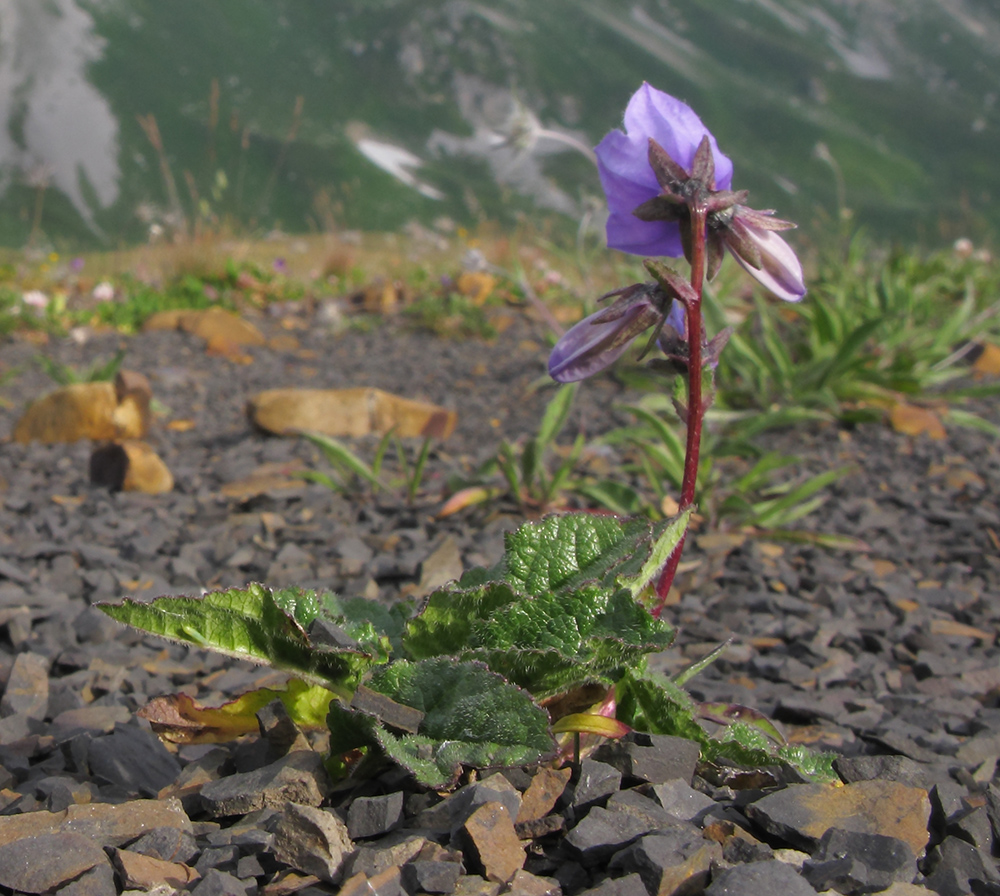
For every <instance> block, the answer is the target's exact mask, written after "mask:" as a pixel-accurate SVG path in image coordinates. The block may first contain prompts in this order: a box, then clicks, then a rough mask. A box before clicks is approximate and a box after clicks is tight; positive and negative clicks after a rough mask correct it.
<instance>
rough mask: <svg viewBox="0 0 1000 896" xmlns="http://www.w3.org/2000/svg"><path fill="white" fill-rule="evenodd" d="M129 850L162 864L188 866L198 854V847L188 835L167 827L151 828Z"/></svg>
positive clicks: (185, 832) (130, 845)
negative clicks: (158, 860) (172, 863)
mask: <svg viewBox="0 0 1000 896" xmlns="http://www.w3.org/2000/svg"><path fill="white" fill-rule="evenodd" d="M129 849H130V850H131V851H132V852H137V853H141V854H142V855H144V856H150V857H151V858H154V859H162V860H163V861H164V862H180V863H183V864H188V863H189V862H190V861H191V859H193V858H194V857H195V855H197V853H198V845H197V843H196V842H195V839H194V837H193V836H192V835H191V834H190V833H188V832H187V831H181V830H178V829H177V828H167V827H162V828H153V830H151V831H149V832H148V833H146V834H143V835H142V836H141V837H140V838H139V839H138V840H136V841H135V842H134V843H131V844H129Z"/></svg>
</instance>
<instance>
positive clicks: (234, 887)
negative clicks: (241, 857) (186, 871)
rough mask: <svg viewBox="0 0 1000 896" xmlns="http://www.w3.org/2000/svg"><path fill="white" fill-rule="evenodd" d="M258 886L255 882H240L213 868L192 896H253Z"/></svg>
mask: <svg viewBox="0 0 1000 896" xmlns="http://www.w3.org/2000/svg"><path fill="white" fill-rule="evenodd" d="M256 889H257V886H256V883H255V882H254V881H244V880H240V879H239V878H238V877H234V876H233V875H232V874H227V873H226V872H225V871H219V870H218V869H217V868H212V869H211V870H210V871H209V872H208V874H206V875H205V876H204V877H203V878H202V879H201V880H200V881H198V883H197V884H195V885H194V887H192V889H191V896H252V894H253V893H254V892H255V891H256Z"/></svg>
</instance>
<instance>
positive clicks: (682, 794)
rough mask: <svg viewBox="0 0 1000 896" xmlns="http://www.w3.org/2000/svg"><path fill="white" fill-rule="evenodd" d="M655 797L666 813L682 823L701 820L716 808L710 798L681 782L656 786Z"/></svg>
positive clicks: (676, 781) (669, 782) (670, 782)
mask: <svg viewBox="0 0 1000 896" xmlns="http://www.w3.org/2000/svg"><path fill="white" fill-rule="evenodd" d="M653 796H654V797H655V798H656V801H657V802H658V803H659V804H660V805H661V806H662V807H663V809H664V810H665V811H667V812H669V813H670V814H671V815H672V816H673V817H674V818H679V819H680V820H681V821H696V820H699V819H701V818H702V817H703V816H704V815H705V814H706V813H707V812H708V811H709V810H710V809H714V808H715V806H716V802H715V800H713V799H712V798H711V797H710V796H708V795H707V794H704V793H702V792H701V791H700V790H695V789H694V788H693V787H692V786H691V785H690V784H688V783H687V782H686V781H681V780H675V781H667V782H665V783H663V784H656V785H655V786H654V787H653Z"/></svg>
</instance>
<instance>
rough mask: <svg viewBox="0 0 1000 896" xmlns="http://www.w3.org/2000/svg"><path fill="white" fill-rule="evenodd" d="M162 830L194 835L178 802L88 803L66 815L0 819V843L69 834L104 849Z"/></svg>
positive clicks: (43, 813)
mask: <svg viewBox="0 0 1000 896" xmlns="http://www.w3.org/2000/svg"><path fill="white" fill-rule="evenodd" d="M162 827H169V828H178V829H179V830H182V831H187V832H188V833H191V821H190V819H189V818H188V817H187V815H186V814H185V812H184V810H183V808H182V807H181V804H180V801H179V800H176V799H166V800H130V801H128V802H125V803H117V804H112V803H87V804H84V805H73V806H70V807H69V808H68V809H66V810H65V811H63V812H44V811H37V812H27V813H25V814H24V815H8V816H0V844H4V843H11V842H13V841H15V840H20V839H22V838H25V837H41V836H44V835H46V834H54V833H58V832H59V831H68V832H70V833H74V834H82V835H83V836H85V837H89V838H90V839H91V840H92V841H94V842H95V843H99V844H102V845H104V846H121V845H123V844H124V843H127V842H129V841H130V840H135V838H136V837H139V836H140V835H142V834H143V833H145V832H146V831H148V830H151V829H152V828H162Z"/></svg>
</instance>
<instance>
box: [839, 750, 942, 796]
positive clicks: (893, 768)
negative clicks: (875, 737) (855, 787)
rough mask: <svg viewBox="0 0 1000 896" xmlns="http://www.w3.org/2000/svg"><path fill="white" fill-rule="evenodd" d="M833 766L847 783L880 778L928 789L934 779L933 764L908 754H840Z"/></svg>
mask: <svg viewBox="0 0 1000 896" xmlns="http://www.w3.org/2000/svg"><path fill="white" fill-rule="evenodd" d="M833 768H834V771H836V773H837V774H838V775H840V779H841V780H842V781H843V782H844V783H845V784H853V783H855V782H856V781H872V780H875V779H876V778H878V779H881V780H883V781H897V782H898V783H900V784H906V785H908V786H909V787H923V788H924V789H925V790H926V789H927V788H929V787H930V786H931V785H932V784H933V779H934V774H933V767H932V766H928V765H927V764H925V763H922V762H915V761H914V760H912V759H910V758H909V757H907V756H897V755H877V756H850V757H847V756H838V757H837V758H836V759H835V760H834V761H833Z"/></svg>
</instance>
